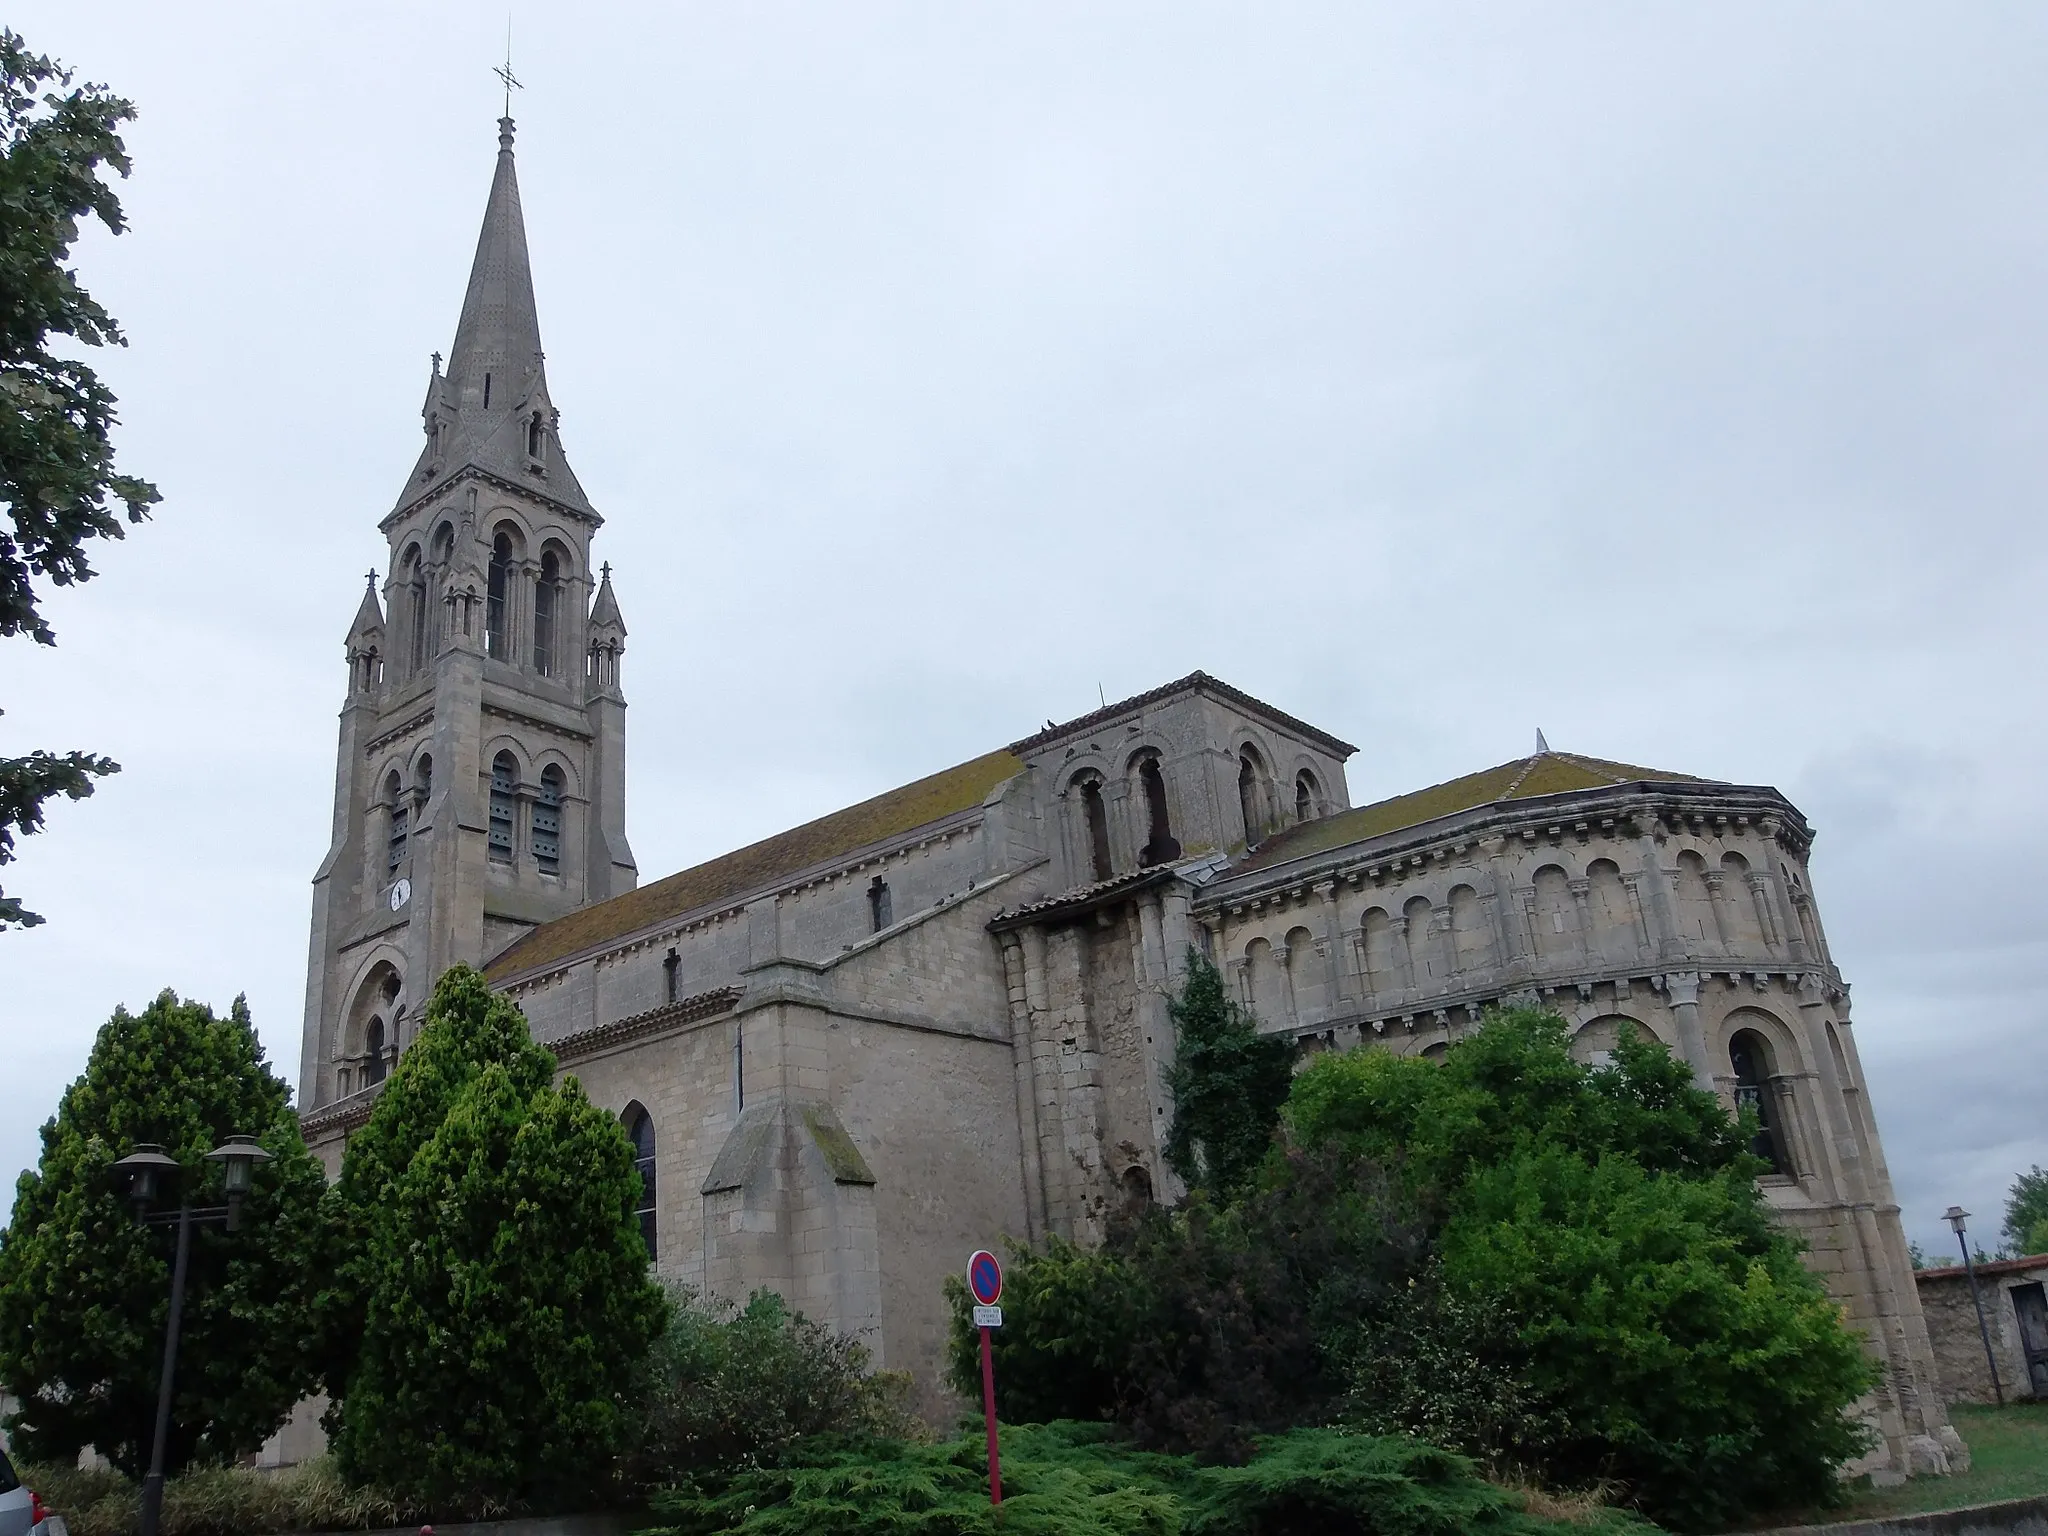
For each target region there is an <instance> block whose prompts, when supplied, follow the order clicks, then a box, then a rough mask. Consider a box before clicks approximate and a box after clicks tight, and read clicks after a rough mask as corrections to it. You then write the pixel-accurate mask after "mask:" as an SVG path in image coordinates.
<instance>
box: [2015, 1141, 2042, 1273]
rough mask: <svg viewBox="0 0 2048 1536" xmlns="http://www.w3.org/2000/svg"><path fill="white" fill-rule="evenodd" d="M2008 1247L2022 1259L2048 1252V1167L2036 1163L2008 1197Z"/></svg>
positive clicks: (2021, 1177)
mask: <svg viewBox="0 0 2048 1536" xmlns="http://www.w3.org/2000/svg"><path fill="white" fill-rule="evenodd" d="M2005 1246H2006V1248H2007V1250H2008V1251H2009V1252H2010V1253H2011V1254H2012V1255H2013V1256H2014V1257H2015V1258H2018V1257H2020V1256H2022V1255H2025V1254H2032V1253H2048V1169H2043V1168H2042V1167H2041V1165H2040V1164H2038V1163H2036V1164H2035V1165H2034V1166H2033V1167H2032V1168H2030V1169H2028V1170H2027V1172H2025V1173H2023V1174H2021V1175H2020V1176H2019V1177H2018V1178H2016V1179H2014V1180H2013V1181H2012V1191H2011V1193H2009V1194H2008V1195H2007V1196H2006V1197H2005Z"/></svg>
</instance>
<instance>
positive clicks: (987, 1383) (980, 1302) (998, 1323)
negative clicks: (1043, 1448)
mask: <svg viewBox="0 0 2048 1536" xmlns="http://www.w3.org/2000/svg"><path fill="white" fill-rule="evenodd" d="M967 1289H968V1290H969V1291H971V1292H972V1293H973V1295H974V1300H975V1303H976V1305H975V1308H974V1328H975V1331H976V1332H977V1333H979V1334H980V1335H981V1417H982V1422H983V1423H984V1424H985V1425H986V1426H987V1427H988V1501H989V1503H991V1504H1000V1503H1002V1502H1003V1464H1002V1460H1001V1457H1000V1455H999V1454H998V1452H997V1449H996V1362H995V1354H994V1351H992V1350H991V1349H990V1348H989V1330H990V1329H992V1328H1000V1327H1002V1326H1003V1309H1002V1308H1001V1307H999V1306H997V1305H996V1303H997V1302H998V1301H1000V1300H1002V1296H1003V1266H1002V1265H1001V1264H1000V1263H998V1262H997V1261H996V1256H995V1255H994V1254H992V1253H990V1252H989V1251H988V1250H987V1249H986V1248H977V1249H975V1250H974V1252H972V1253H970V1254H969V1255H967Z"/></svg>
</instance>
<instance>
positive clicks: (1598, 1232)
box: [1288, 1010, 1876, 1529]
mask: <svg viewBox="0 0 2048 1536" xmlns="http://www.w3.org/2000/svg"><path fill="white" fill-rule="evenodd" d="M1288 1122H1289V1128H1290V1133H1291V1134H1292V1135H1293V1136H1294V1137H1296V1138H1298V1139H1299V1140H1301V1141H1303V1142H1306V1143H1308V1144H1311V1145H1313V1144H1318V1143H1325V1144H1327V1143H1335V1144H1338V1145H1343V1146H1346V1147H1349V1148H1351V1149H1353V1150H1355V1151H1357V1152H1360V1153H1362V1154H1365V1155H1380V1156H1390V1155H1394V1154H1395V1153H1396V1152H1398V1153H1399V1154H1400V1155H1402V1156H1404V1157H1405V1159H1406V1163H1405V1166H1406V1169H1407V1171H1408V1175H1409V1177H1410V1178H1411V1179H1413V1180H1414V1181H1415V1182H1416V1184H1417V1185H1418V1187H1420V1188H1422V1189H1424V1190H1426V1191H1427V1192H1428V1195H1429V1197H1430V1198H1431V1199H1433V1200H1435V1201H1437V1202H1440V1203H1441V1206H1442V1208H1443V1210H1444V1212H1445V1219H1444V1222H1443V1225H1442V1227H1441V1229H1440V1231H1439V1234H1438V1250H1439V1254H1440V1258H1441V1263H1442V1272H1443V1276H1444V1280H1445V1282H1446V1283H1447V1285H1448V1286H1450V1287H1451V1288H1452V1289H1453V1290H1454V1291H1455V1292H1457V1293H1459V1294H1460V1295H1462V1296H1464V1297H1467V1298H1471V1299H1474V1300H1477V1301H1480V1302H1483V1303H1485V1304H1488V1305H1491V1306H1496V1307H1499V1308H1502V1309H1504V1310H1505V1311H1506V1313H1507V1314H1509V1315H1511V1316H1513V1317H1514V1318H1515V1319H1516V1320H1517V1323H1518V1326H1519V1331H1520V1342H1521V1345H1522V1346H1523V1348H1525V1349H1526V1351H1527V1363H1526V1366H1525V1368H1524V1371H1523V1375H1524V1379H1525V1380H1526V1382H1527V1383H1528V1385H1529V1386H1530V1387H1532V1388H1533V1389H1534V1391H1535V1392H1536V1394H1537V1395H1538V1397H1539V1399H1540V1400H1542V1401H1543V1402H1544V1403H1546V1404H1547V1405H1549V1406H1550V1407H1551V1408H1552V1409H1554V1410H1555V1411H1556V1412H1557V1413H1558V1414H1560V1415H1561V1422H1560V1427H1559V1428H1558V1429H1557V1430H1556V1431H1555V1432H1554V1433H1552V1434H1551V1435H1550V1436H1549V1437H1548V1438H1547V1439H1546V1440H1545V1441H1544V1442H1542V1443H1541V1444H1540V1445H1539V1446H1535V1447H1532V1448H1531V1449H1532V1450H1533V1451H1534V1452H1535V1456H1536V1459H1537V1460H1538V1463H1539V1464H1540V1466H1541V1468H1542V1469H1543V1472H1544V1474H1545V1475H1546V1476H1547V1477H1549V1478H1551V1479H1553V1480H1556V1481H1559V1482H1563V1483H1567V1484H1569V1483H1573V1482H1578V1481H1583V1480H1588V1479H1592V1478H1601V1477H1605V1478H1615V1479H1618V1480H1619V1481H1621V1482H1622V1483H1623V1484H1624V1485H1625V1486H1626V1487H1627V1488H1628V1489H1629V1491H1630V1494H1631V1496H1632V1497H1634V1498H1635V1499H1636V1500H1637V1501H1638V1503H1639V1504H1640V1505H1641V1506H1642V1507H1643V1508H1644V1509H1645V1510H1646V1511H1647V1512H1649V1513H1650V1514H1651V1515H1652V1516H1653V1517H1654V1518H1656V1519H1659V1520H1663V1521H1666V1522H1668V1523H1672V1524H1676V1525H1679V1526H1683V1527H1686V1528H1689V1529H1693V1528H1705V1527H1709V1526H1713V1525H1716V1524H1719V1523H1723V1522H1725V1521H1728V1520H1730V1519H1733V1518H1735V1517H1737V1516H1739V1515H1740V1514H1742V1513H1744V1512H1745V1511H1749V1510H1754V1509H1759V1508H1767V1507H1771V1506H1774V1505H1786V1504H1793V1503H1809V1502H1810V1503H1819V1502H1822V1501H1825V1500H1826V1499H1828V1498H1830V1497H1832V1496H1833V1495H1834V1493H1835V1487H1836V1482H1835V1472H1834V1469H1835V1467H1836V1466H1837V1465H1838V1464H1839V1463H1840V1462H1842V1461H1844V1460H1845V1459H1847V1458H1849V1457H1851V1456H1853V1455H1855V1454H1856V1453H1857V1452H1858V1451H1859V1450H1861V1449H1862V1448H1863V1446H1864V1445H1865V1444H1866V1443H1867V1433H1866V1431H1865V1430H1864V1429H1863V1428H1862V1427H1861V1426H1860V1425H1858V1424H1857V1423H1855V1422H1854V1421H1853V1420H1852V1419H1850V1418H1849V1417H1848V1415H1847V1410H1848V1409H1849V1407H1850V1406H1851V1405H1852V1404H1853V1403H1854V1402H1855V1401H1856V1399H1857V1398H1858V1397H1860V1396H1861V1395H1862V1394H1863V1393H1864V1392H1865V1391H1867V1390H1868V1389H1869V1388H1870V1387H1871V1386H1872V1385H1874V1383H1875V1381H1876V1367H1875V1365H1874V1364H1873V1363H1872V1361H1871V1360H1870V1359H1869V1357H1868V1356H1867V1355H1866V1354H1865V1353H1864V1351H1863V1349H1862V1346H1861V1345H1860V1343H1859V1342H1858V1341H1857V1340H1856V1339H1855V1337H1854V1336H1853V1335H1851V1334H1850V1333H1849V1332H1848V1331H1847V1329H1846V1328H1845V1327H1844V1326H1843V1324H1842V1321H1841V1316H1840V1311H1839V1308H1838V1307H1837V1306H1836V1304H1835V1303H1834V1302H1833V1301H1832V1300H1831V1299H1830V1298H1829V1296H1828V1295H1827V1293H1826V1291H1825V1290H1824V1289H1823V1287H1822V1286H1821V1284H1820V1282H1819V1281H1817V1280H1816V1279H1815V1278H1814V1277H1813V1276H1812V1275H1811V1274H1810V1273H1809V1272H1808V1271H1807V1270H1806V1268H1805V1267H1804V1265H1802V1264H1801V1263H1800V1261H1799V1256H1798V1248H1797V1246H1796V1245H1795V1243H1794V1242H1793V1240H1792V1239H1791V1238H1789V1237H1787V1236H1786V1235H1785V1234H1784V1233H1783V1232H1782V1231H1780V1230H1779V1229H1778V1228H1777V1227H1776V1226H1774V1225H1773V1223H1772V1222H1771V1220H1770V1218H1769V1214H1768V1212H1767V1210H1766V1208H1765V1206H1764V1204H1763V1200H1762V1197H1761V1196H1760V1195H1759V1193H1758V1192H1757V1189H1756V1185H1755V1182H1754V1181H1755V1176H1756V1173H1757V1172H1758V1167H1759V1165H1758V1164H1757V1162H1756V1160H1755V1159H1754V1158H1753V1157H1751V1156H1750V1154H1749V1153H1748V1152H1747V1151H1746V1150H1745V1145H1746V1142H1747V1140H1748V1136H1749V1134H1750V1133H1751V1132H1752V1131H1753V1129H1754V1127H1753V1126H1752V1125H1750V1124H1748V1123H1747V1122H1740V1123H1738V1122H1736V1121H1733V1120H1731V1119H1730V1118H1729V1117H1728V1116H1727V1115H1726V1113H1725V1112H1724V1111H1723V1110H1722V1108H1721V1106H1720V1104H1719V1103H1718V1102H1717V1101H1716V1100H1715V1099H1714V1097H1713V1096H1712V1095H1710V1094H1707V1093H1705V1092H1702V1091H1700V1090H1699V1089H1697V1088H1695V1087H1693V1086H1692V1083H1691V1077H1690V1073H1689V1072H1688V1070H1687V1069H1686V1068H1685V1066H1684V1065H1683V1064H1682V1063H1680V1062H1678V1061H1676V1060H1674V1059H1673V1058H1672V1057H1671V1056H1670V1055H1669V1054H1668V1053H1667V1052H1665V1051H1664V1050H1663V1049H1661V1048H1660V1047H1658V1046H1657V1045H1655V1044H1652V1043H1649V1042H1644V1041H1636V1040H1625V1041H1623V1042H1622V1043H1621V1044H1620V1046H1619V1047H1618V1048H1617V1050H1616V1053H1615V1061H1614V1064H1613V1065H1612V1066H1610V1067H1607V1068H1602V1069H1594V1068H1589V1067H1586V1066H1583V1065H1581V1064H1580V1063H1578V1062H1576V1061H1574V1060H1573V1059H1572V1056H1571V1053H1570V1051H1569V1049H1568V1047H1567V1037H1566V1033H1565V1029H1564V1025H1563V1023H1562V1021H1560V1020H1558V1019H1556V1018H1555V1017H1553V1016H1551V1015H1548V1014H1543V1013H1540V1012H1536V1011H1534V1010H1520V1011H1516V1012H1512V1013H1508V1014H1506V1015H1504V1016H1501V1017H1498V1018H1496V1019H1494V1020H1492V1021H1491V1022H1490V1023H1489V1024H1488V1025H1487V1026H1486V1027H1485V1028H1484V1029H1482V1030H1481V1031H1480V1032H1479V1033H1478V1034H1477V1035H1476V1036H1475V1037H1474V1038H1472V1039H1470V1040H1468V1041H1466V1042H1464V1043H1462V1044H1460V1045H1458V1046H1456V1047H1454V1048H1453V1049H1452V1050H1451V1052H1450V1053H1449V1055H1448V1056H1447V1057H1446V1059H1445V1060H1444V1062H1443V1063H1442V1065H1441V1066H1435V1065H1432V1064H1429V1063H1426V1062H1422V1061H1419V1060H1416V1059H1414V1058H1395V1057H1391V1056H1388V1055H1385V1054H1383V1053H1377V1052H1357V1053H1352V1054H1349V1055H1344V1056H1330V1057H1324V1058H1322V1059H1321V1060H1319V1061H1318V1062H1316V1063H1315V1064H1314V1065H1313V1066H1311V1067H1310V1068H1309V1069H1308V1071H1306V1072H1305V1073H1303V1074H1302V1076H1301V1077H1300V1078H1299V1079H1298V1080H1297V1083H1296V1091H1295V1094H1294V1096H1293V1099H1292V1100H1291V1101H1290V1103H1289V1106H1288Z"/></svg>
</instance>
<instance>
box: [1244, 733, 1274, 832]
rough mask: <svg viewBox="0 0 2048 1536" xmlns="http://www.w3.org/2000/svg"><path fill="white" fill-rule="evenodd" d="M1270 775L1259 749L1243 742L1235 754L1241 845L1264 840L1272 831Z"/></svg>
mask: <svg viewBox="0 0 2048 1536" xmlns="http://www.w3.org/2000/svg"><path fill="white" fill-rule="evenodd" d="M1272 782H1273V781H1272V776H1271V775H1270V774H1268V773H1267V771H1266V760H1265V759H1264V758H1263V757H1261V756H1260V755H1259V749H1258V748H1257V747H1254V746H1250V745H1246V746H1245V747H1243V748H1241V749H1240V750H1239V752H1238V754H1237V808H1238V810H1239V811H1240V812H1241V813H1242V814H1243V816H1244V844H1245V846H1246V847H1247V848H1249V847H1251V846H1252V845H1253V844H1255V843H1258V842H1260V841H1261V840H1262V839H1264V837H1265V835H1266V833H1267V832H1269V831H1270V830H1271V827H1270V826H1269V825H1268V823H1269V822H1270V821H1271V816H1270V813H1269V811H1268V809H1267V807H1268V805H1269V804H1270V802H1271V798H1272V796H1271V785H1272Z"/></svg>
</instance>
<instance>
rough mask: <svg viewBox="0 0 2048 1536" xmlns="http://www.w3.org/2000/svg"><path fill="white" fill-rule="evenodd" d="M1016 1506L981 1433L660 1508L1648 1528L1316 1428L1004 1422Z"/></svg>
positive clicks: (1205, 1533)
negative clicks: (1200, 1430) (1226, 1455)
mask: <svg viewBox="0 0 2048 1536" xmlns="http://www.w3.org/2000/svg"><path fill="white" fill-rule="evenodd" d="M1002 1469H1003V1503H1002V1508H1001V1510H1000V1511H998V1510H996V1509H993V1508H991V1507H990V1504H989V1497H988V1464H987V1460H986V1451H985V1449H984V1445H983V1441H982V1435H981V1432H980V1430H979V1429H976V1430H975V1431H973V1432H972V1433H969V1434H964V1435H962V1436H961V1437H960V1438H959V1439H957V1440H952V1441H948V1442H944V1443H942V1444H938V1445H929V1446H921V1445H908V1444H903V1443H901V1442H883V1443H879V1444H877V1443H868V1444H861V1445H833V1444H829V1443H824V1444H816V1445H813V1446H810V1447H806V1448H804V1449H803V1450H800V1451H799V1452H798V1453H797V1454H795V1455H792V1456H790V1457H787V1458H785V1459H784V1460H782V1461H780V1462H778V1463H776V1464H773V1465H771V1466H766V1467H762V1468H758V1469H755V1470H752V1471H749V1472H746V1473H743V1474H741V1475H739V1476H737V1477H733V1478H718V1479H707V1480H705V1481H703V1482H700V1483H694V1484H691V1485H689V1486H687V1487H684V1488H680V1489H677V1490H674V1491H672V1492H670V1493H667V1494H662V1495H657V1496H656V1497H655V1499H654V1500H653V1504H654V1509H655V1513H656V1515H657V1516H658V1517H659V1518H661V1519H663V1520H667V1521H670V1522H672V1527H671V1529H672V1530H673V1531H674V1532H675V1536H714V1533H724V1532H741V1533H746V1536H995V1533H998V1532H1000V1533H1002V1536H1282V1533H1287V1532H1310V1531H1313V1532H1316V1533H1318V1536H1378V1533H1386V1536H1566V1533H1568V1532H1576V1533H1580V1536H1584V1533H1587V1532H1589V1531H1590V1532H1600V1531H1606V1532H1614V1533H1622V1532H1644V1531H1646V1530H1647V1528H1646V1527H1644V1526H1642V1525H1641V1524H1640V1523H1639V1522H1637V1521H1635V1520H1633V1519H1631V1518H1630V1517H1628V1516H1627V1515H1624V1514H1621V1513H1619V1512H1616V1511H1611V1510H1608V1511H1600V1510H1589V1511H1587V1512H1586V1514H1585V1516H1584V1517H1583V1518H1581V1519H1577V1520H1574V1521H1572V1522H1570V1523H1567V1522H1565V1521H1562V1520H1554V1519H1544V1518H1539V1517H1537V1516H1535V1515H1532V1514H1530V1513H1528V1512H1527V1511H1526V1510H1525V1509H1524V1507H1523V1501H1522V1500H1520V1499H1519V1498H1518V1497H1517V1496H1516V1495H1514V1494H1512V1493H1510V1492H1508V1491H1506V1490H1504V1489H1502V1488H1499V1487H1496V1486H1494V1485H1493V1484H1490V1483H1487V1482H1485V1481H1483V1480H1481V1479H1480V1478H1479V1477H1478V1476H1476V1475H1475V1473H1474V1471H1473V1469H1472V1467H1471V1465H1470V1464H1469V1463H1467V1462H1465V1461H1464V1460H1463V1459H1462V1458H1460V1457H1457V1456H1453V1455H1450V1454H1448V1453H1447V1452H1444V1451H1440V1450H1437V1449H1436V1448H1435V1447H1433V1446H1429V1445H1425V1444H1423V1443H1422V1442H1420V1441H1416V1440H1412V1439H1405V1438H1403V1439H1391V1438H1379V1437H1374V1436H1366V1435H1348V1434H1337V1433H1333V1432H1331V1431H1328V1430H1315V1429H1304V1430H1295V1431H1293V1432H1292V1433H1290V1434H1286V1435H1281V1436H1277V1437H1274V1438H1273V1439H1271V1440H1268V1441H1264V1442H1262V1443H1261V1444H1260V1446H1259V1448H1258V1452H1257V1454H1256V1455H1255V1456H1253V1457H1251V1458H1250V1459H1249V1460H1248V1461H1247V1462H1246V1463H1245V1464H1244V1465H1241V1466H1208V1465H1202V1464H1199V1463H1197V1462H1196V1461H1194V1460H1193V1459H1192V1458H1189V1457H1182V1456H1168V1455H1160V1454H1155V1453H1149V1452H1145V1451H1142V1450H1138V1449H1136V1448H1135V1447H1134V1446H1132V1445H1131V1444H1130V1443H1129V1442H1128V1441H1127V1440H1125V1439H1123V1438H1121V1437H1119V1436H1118V1435H1117V1434H1116V1433H1115V1432H1114V1431H1112V1430H1110V1429H1109V1428H1108V1427H1106V1426H1103V1425H1100V1424H1085V1423H1071V1422H1067V1423H1054V1424H1043V1425H1028V1426H1005V1427H1004V1428H1003V1430H1002Z"/></svg>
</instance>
